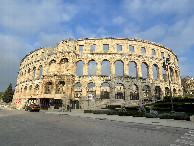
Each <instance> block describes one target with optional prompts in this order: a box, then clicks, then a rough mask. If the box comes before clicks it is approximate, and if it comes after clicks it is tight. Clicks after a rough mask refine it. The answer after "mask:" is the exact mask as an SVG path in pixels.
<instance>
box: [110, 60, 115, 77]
mask: <svg viewBox="0 0 194 146" xmlns="http://www.w3.org/2000/svg"><path fill="white" fill-rule="evenodd" d="M110 70H111V71H110V74H111V75H115V63H114V62H110Z"/></svg>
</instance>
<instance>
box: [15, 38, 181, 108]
mask: <svg viewBox="0 0 194 146" xmlns="http://www.w3.org/2000/svg"><path fill="white" fill-rule="evenodd" d="M166 58H170V63H169V69H168V71H167V70H165V69H164V68H163V62H164V60H165V59H166ZM104 63H107V64H106V66H104ZM130 63H133V64H134V67H133V69H131V67H130ZM80 64H81V65H80ZM118 64H119V65H118ZM143 65H144V66H145V68H143V67H142V66H143ZM104 69H105V71H104ZM131 72H133V75H132V74H131ZM168 73H169V76H168ZM134 74H135V75H134ZM145 74H146V76H145ZM169 79H170V81H171V82H170V86H169ZM170 89H171V91H172V94H173V96H174V97H177V96H179V95H182V87H181V80H180V69H179V66H178V57H177V56H176V54H175V53H174V52H173V51H172V50H170V49H169V48H167V47H165V46H163V45H161V44H158V43H154V42H151V41H147V40H143V39H136V38H134V39H129V38H115V37H99V38H84V39H77V40H74V39H68V40H62V41H61V42H59V43H58V44H57V45H56V47H46V48H38V49H36V50H34V51H32V52H30V53H29V54H27V55H26V56H25V57H24V58H23V59H22V60H21V62H20V69H19V72H18V78H17V84H16V86H15V93H14V101H18V100H20V101H22V102H23V103H24V102H26V100H27V99H29V98H36V99H50V98H54V99H63V100H64V99H65V101H66V102H68V101H70V100H77V101H79V105H80V106H81V107H82V108H86V107H88V106H89V104H88V103H89V102H91V101H92V104H93V105H94V104H95V102H97V101H98V102H99V100H103V99H109V100H112V101H114V100H123V101H124V102H128V103H132V102H137V101H139V100H141V101H142V100H145V99H148V100H159V99H163V97H164V96H168V95H169V93H170V92H169V90H170Z"/></svg>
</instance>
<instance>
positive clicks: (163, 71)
mask: <svg viewBox="0 0 194 146" xmlns="http://www.w3.org/2000/svg"><path fill="white" fill-rule="evenodd" d="M162 77H163V80H164V81H166V73H165V69H164V67H162Z"/></svg>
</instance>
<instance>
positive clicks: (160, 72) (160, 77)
mask: <svg viewBox="0 0 194 146" xmlns="http://www.w3.org/2000/svg"><path fill="white" fill-rule="evenodd" d="M157 74H158V79H159V80H163V75H162V66H158V69H157Z"/></svg>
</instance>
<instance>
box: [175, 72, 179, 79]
mask: <svg viewBox="0 0 194 146" xmlns="http://www.w3.org/2000/svg"><path fill="white" fill-rule="evenodd" d="M175 75H176V80H178V78H179V76H178V71H177V70H175Z"/></svg>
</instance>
